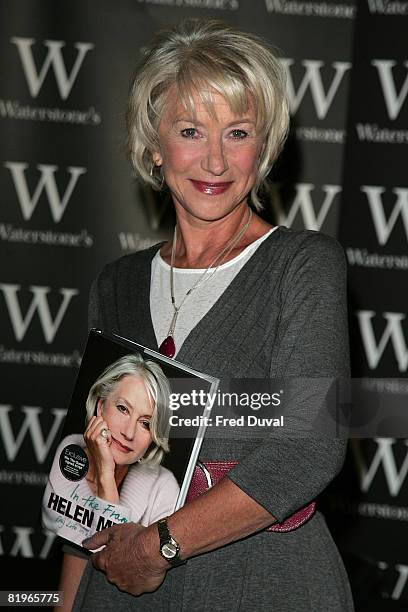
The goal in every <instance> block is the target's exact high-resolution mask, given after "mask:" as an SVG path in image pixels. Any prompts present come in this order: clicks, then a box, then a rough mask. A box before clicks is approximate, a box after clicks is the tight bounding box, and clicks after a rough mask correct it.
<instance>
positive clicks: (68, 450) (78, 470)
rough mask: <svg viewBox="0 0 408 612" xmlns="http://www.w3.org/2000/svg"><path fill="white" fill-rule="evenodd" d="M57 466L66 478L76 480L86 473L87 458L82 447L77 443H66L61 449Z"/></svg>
mask: <svg viewBox="0 0 408 612" xmlns="http://www.w3.org/2000/svg"><path fill="white" fill-rule="evenodd" d="M59 466H60V470H61V472H62V474H63V476H65V478H66V479H67V480H72V481H73V482H77V481H78V480H82V478H84V477H85V476H86V475H87V473H88V469H89V460H88V457H87V455H86V453H85V451H84V449H83V448H81V447H80V446H78V444H68V446H66V447H65V448H63V449H62V451H61V454H60V458H59Z"/></svg>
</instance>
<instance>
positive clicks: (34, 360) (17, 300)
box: [0, 283, 80, 367]
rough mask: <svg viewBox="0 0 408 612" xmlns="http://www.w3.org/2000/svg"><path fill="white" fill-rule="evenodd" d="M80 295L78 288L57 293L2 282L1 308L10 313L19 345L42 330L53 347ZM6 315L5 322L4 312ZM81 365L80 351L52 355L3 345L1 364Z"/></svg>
mask: <svg viewBox="0 0 408 612" xmlns="http://www.w3.org/2000/svg"><path fill="white" fill-rule="evenodd" d="M78 295H79V290H78V289H73V288H68V287H62V288H59V289H58V290H57V291H53V290H52V288H51V287H46V286H42V285H31V286H30V287H28V289H27V288H23V287H22V285H17V284H13V283H0V298H1V299H0V307H1V310H2V311H3V312H4V311H5V313H7V315H8V319H9V321H10V324H11V325H10V326H11V331H12V334H13V336H14V339H15V341H16V342H18V343H20V342H23V341H24V340H26V341H27V338H26V337H28V339H30V338H31V337H32V333H33V332H34V333H36V334H38V331H41V335H42V337H43V341H45V343H46V345H51V344H52V343H53V342H54V339H55V337H56V336H57V334H58V332H59V330H60V328H61V326H62V323H63V321H64V318H65V317H66V315H67V312H68V309H69V308H70V306H71V305H72V302H73V301H74V300H75V298H77V297H78ZM27 298H28V299H27ZM22 303H23V304H24V305H23V306H22ZM2 316H3V320H4V318H5V315H4V314H3V313H2ZM31 329H32V330H33V331H32V332H31ZM79 362H80V353H79V351H78V350H77V349H75V350H74V351H73V352H72V353H49V352H46V351H32V350H17V349H14V348H8V347H6V346H4V345H0V363H15V364H19V365H48V366H60V367H77V366H78V365H79Z"/></svg>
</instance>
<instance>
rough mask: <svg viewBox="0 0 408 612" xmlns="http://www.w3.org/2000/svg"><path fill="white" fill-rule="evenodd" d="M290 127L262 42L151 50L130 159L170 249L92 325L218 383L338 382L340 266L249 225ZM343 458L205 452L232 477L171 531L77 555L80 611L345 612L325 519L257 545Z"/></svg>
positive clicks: (284, 236) (123, 529)
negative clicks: (171, 224) (156, 206)
mask: <svg viewBox="0 0 408 612" xmlns="http://www.w3.org/2000/svg"><path fill="white" fill-rule="evenodd" d="M287 127H288V105H287V100H286V95H285V86H284V77H283V74H282V71H281V68H280V66H279V64H278V62H277V60H276V59H275V58H274V56H273V55H272V53H271V52H270V51H269V50H268V49H267V48H266V47H265V46H264V44H262V43H261V42H259V41H258V39H256V38H254V37H253V36H251V35H249V34H245V33H241V32H238V31H236V30H234V29H232V28H229V27H227V26H225V25H223V24H220V23H218V22H205V21H194V20H193V21H188V22H185V23H183V24H181V25H180V26H179V27H177V28H175V29H174V30H171V31H169V32H165V33H163V34H161V35H160V36H159V37H158V38H157V39H156V40H155V42H154V43H153V45H152V47H151V49H150V50H149V51H148V53H147V54H146V56H145V58H144V60H143V63H142V66H141V68H140V70H139V72H138V75H137V76H136V79H135V81H134V84H133V87H132V91H131V94H130V102H129V112H128V129H129V141H128V142H129V151H130V155H131V158H132V161H133V165H134V167H135V169H136V171H137V173H138V174H139V175H140V176H141V177H142V178H143V179H144V180H145V181H147V182H148V183H150V184H151V185H153V186H156V188H161V187H162V186H164V185H166V187H167V188H168V189H169V191H170V194H171V196H172V199H173V203H174V206H175V211H176V215H177V224H176V229H175V232H174V237H173V241H172V242H169V243H165V244H162V245H156V246H155V247H152V248H150V249H147V250H146V251H142V252H140V253H136V254H133V255H130V256H126V257H124V258H122V259H120V260H119V261H117V262H114V263H113V264H110V265H108V266H107V267H106V268H105V269H104V270H103V272H102V273H101V275H100V276H99V278H98V280H97V282H96V284H95V286H94V289H93V292H92V296H91V307H90V320H91V324H92V325H96V326H98V327H101V328H103V329H106V330H109V331H113V332H117V333H120V334H122V335H124V336H128V337H131V338H135V339H136V340H137V341H138V342H141V343H143V344H145V345H146V346H149V347H152V348H157V347H160V349H161V351H162V352H163V353H164V354H167V355H168V356H174V355H175V356H176V358H177V359H178V360H180V361H181V362H184V363H186V364H188V365H190V366H192V367H194V368H196V369H198V370H200V371H203V372H207V373H209V374H212V375H214V376H217V377H220V378H223V379H228V378H241V379H242V378H263V379H269V378H270V379H274V378H277V377H283V376H285V377H289V378H290V379H294V377H303V378H304V379H305V380H307V381H309V383H310V381H311V380H312V383H313V381H317V380H318V378H319V379H322V378H324V379H325V380H331V379H333V378H336V377H339V376H346V375H347V374H348V353H347V329H346V307H345V279H344V276H345V263H344V256H343V252H342V250H341V248H340V247H339V245H338V244H337V243H336V242H335V241H334V240H333V239H331V238H329V237H327V236H324V235H321V234H319V233H317V232H300V233H297V232H293V231H291V230H288V229H287V228H284V227H277V228H273V227H271V226H270V225H269V224H267V223H266V222H264V221H263V220H262V219H261V218H260V217H259V216H258V215H257V214H256V211H258V210H259V209H260V207H261V203H260V200H259V197H258V195H257V194H258V190H259V187H260V185H261V183H262V181H263V180H264V179H265V177H266V176H267V174H268V172H269V171H270V169H271V166H272V165H273V163H274V161H275V159H276V157H277V155H278V153H279V151H280V149H281V147H282V145H283V142H284V139H285V135H286V132H287ZM312 383H310V384H306V386H305V387H303V386H300V387H299V388H298V389H296V384H295V385H294V387H295V389H294V395H293V396H292V397H295V403H293V400H292V408H291V410H292V413H293V414H292V416H294V419H296V418H297V416H299V421H300V422H301V421H302V419H304V418H306V417H308V416H309V415H308V410H309V409H310V410H312V408H313V406H314V404H315V403H316V402H315V401H314V397H313V393H314V392H312V391H311V389H310V387H313V386H315V387H318V386H319V385H318V384H314V383H313V384H312ZM318 395H319V393H318ZM311 397H312V399H313V401H310V398H311ZM318 400H319V401H318V402H317V403H321V404H324V399H323V400H321V398H320V397H319V398H318ZM311 418H312V419H314V418H315V415H312V416H311ZM309 422H310V421H309ZM344 446H345V442H344V440H340V439H333V438H332V437H327V436H326V437H325V436H313V437H312V436H307V435H304V436H303V437H299V436H297V435H295V434H293V436H292V435H284V436H280V437H276V436H272V435H271V434H270V432H269V431H268V430H266V431H265V433H264V436H263V438H262V439H259V438H246V437H243V436H240V434H239V432H237V434H236V435H234V434H232V435H228V436H227V435H225V437H224V436H213V435H211V437H209V436H207V438H205V439H204V442H203V446H202V451H201V455H200V459H201V461H204V462H207V465H209V466H211V469H214V474H215V473H217V474H218V475H219V474H220V473H222V471H223V470H224V472H226V471H227V469H228V468H232V469H231V470H230V471H229V472H228V475H227V476H226V477H225V478H223V479H221V480H220V481H219V482H218V484H216V485H215V486H214V487H213V488H211V489H210V490H209V491H206V492H204V493H202V494H201V495H200V496H199V497H197V498H195V499H193V501H191V502H189V503H188V504H186V505H185V506H184V507H183V508H181V509H180V510H179V511H177V512H176V513H174V514H172V515H171V516H169V517H168V519H167V521H164V522H163V521H159V523H158V524H157V525H151V526H149V527H147V528H143V527H141V526H138V525H133V524H127V525H124V526H119V527H113V528H112V529H109V530H106V531H105V532H103V533H100V534H97V535H96V536H94V537H93V538H92V539H91V540H90V541H89V542H87V543H85V545H86V546H87V547H88V548H89V549H95V548H97V547H98V546H101V545H106V547H105V549H104V550H103V551H101V552H98V553H96V554H95V555H94V556H93V559H92V560H93V563H94V565H95V567H96V568H98V570H100V571H96V570H95V569H94V568H93V567H91V566H89V567H88V568H87V569H86V572H85V573H84V576H83V579H82V582H81V585H80V587H79V589H78V594H77V598H76V603H75V606H74V609H75V610H91V609H99V607H102V606H103V608H104V609H105V610H114V609H120V610H139V609H140V610H153V609H154V610H182V609H183V610H184V609H192V610H200V611H201V610H229V611H231V610H247V609H248V610H249V609H251V610H253V609H255V610H261V609H262V610H263V609H267V610H277V611H279V612H283V611H285V610H288V611H290V612H294V611H296V612H301V611H303V610H304V611H307V612H310V610H313V611H314V612H315V611H317V610H321V611H325V612H326V611H327V610H336V611H337V610H338V611H339V612H340V611H341V612H344V611H346V610H351V609H352V607H353V604H352V600H351V595H350V590H349V586H348V581H347V578H346V575H345V571H344V568H343V565H342V563H341V560H340V558H339V555H338V552H337V550H336V548H335V546H334V543H333V541H332V539H331V537H330V535H329V533H328V530H327V527H326V525H325V522H324V519H323V517H322V516H321V515H320V513H319V512H315V513H314V515H313V517H312V518H310V520H309V521H307V522H305V521H303V520H302V521H300V523H302V522H303V523H304V524H303V525H302V526H300V527H299V528H298V529H296V530H290V531H288V532H287V533H279V532H277V531H266V530H265V528H267V527H269V526H270V525H271V524H274V523H275V522H276V521H279V522H282V521H284V520H285V519H286V518H287V517H289V516H290V515H292V514H293V513H294V512H296V511H298V510H299V509H300V508H302V507H304V506H305V505H307V504H309V503H310V502H311V501H312V500H313V499H314V498H315V497H316V496H317V495H318V494H319V493H320V492H321V491H322V490H323V489H324V488H325V487H326V485H327V484H328V483H329V482H330V481H331V479H332V478H333V477H334V475H335V474H336V473H337V472H338V471H339V469H340V468H341V465H342V462H343V456H344ZM214 466H215V467H214ZM215 479H216V478H215ZM203 553H206V554H203ZM185 561H187V562H186V563H185V564H182V563H183V562H185ZM180 564H181V565H180ZM172 565H173V566H174V565H180V566H179V567H176V568H174V569H172ZM168 570H170V571H168ZM113 585H116V586H117V587H118V588H119V589H120V590H118V589H117V588H116V587H115V586H113ZM152 591H154V592H152Z"/></svg>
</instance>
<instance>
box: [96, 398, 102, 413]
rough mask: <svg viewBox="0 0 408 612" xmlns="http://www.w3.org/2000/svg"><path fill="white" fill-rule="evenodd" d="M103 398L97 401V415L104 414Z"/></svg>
mask: <svg viewBox="0 0 408 612" xmlns="http://www.w3.org/2000/svg"><path fill="white" fill-rule="evenodd" d="M102 410H103V400H101V399H98V401H97V402H96V416H102Z"/></svg>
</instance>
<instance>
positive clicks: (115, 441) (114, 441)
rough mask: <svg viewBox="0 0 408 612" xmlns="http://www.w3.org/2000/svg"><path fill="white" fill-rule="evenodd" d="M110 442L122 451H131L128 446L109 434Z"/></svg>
mask: <svg viewBox="0 0 408 612" xmlns="http://www.w3.org/2000/svg"><path fill="white" fill-rule="evenodd" d="M111 440H112V443H113V444H114V445H115V446H116V447H117V448H118V449H119V450H120V451H122V453H131V452H132V449H131V448H129V447H128V446H124V445H123V444H121V443H120V442H119V441H118V440H115V438H114V437H113V436H111Z"/></svg>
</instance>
